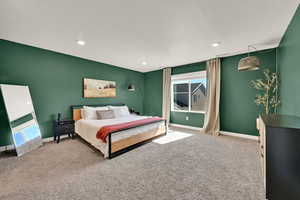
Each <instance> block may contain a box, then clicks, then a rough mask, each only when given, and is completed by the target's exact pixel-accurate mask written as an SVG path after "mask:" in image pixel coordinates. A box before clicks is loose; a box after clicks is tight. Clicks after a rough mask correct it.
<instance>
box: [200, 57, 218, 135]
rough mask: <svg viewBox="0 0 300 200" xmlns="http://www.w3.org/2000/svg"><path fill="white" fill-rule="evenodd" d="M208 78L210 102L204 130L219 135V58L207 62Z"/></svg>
mask: <svg viewBox="0 0 300 200" xmlns="http://www.w3.org/2000/svg"><path fill="white" fill-rule="evenodd" d="M206 66H207V79H208V93H207V94H208V99H207V100H208V102H207V107H206V114H205V118H204V126H203V130H202V132H204V133H206V134H211V135H215V136H218V135H219V134H220V133H219V131H220V116H219V104H220V82H221V61H220V59H219V58H215V59H211V60H209V61H207V62H206Z"/></svg>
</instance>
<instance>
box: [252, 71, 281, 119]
mask: <svg viewBox="0 0 300 200" xmlns="http://www.w3.org/2000/svg"><path fill="white" fill-rule="evenodd" d="M263 73H264V79H257V80H252V81H251V84H252V86H253V88H255V89H257V90H259V91H261V93H260V94H257V95H256V97H255V100H254V102H255V103H256V105H258V106H260V105H262V106H263V108H264V113H265V114H270V113H276V112H277V108H278V106H279V104H280V100H279V96H278V88H279V87H278V85H279V80H278V74H277V73H275V72H270V70H269V69H266V70H264V72H263Z"/></svg>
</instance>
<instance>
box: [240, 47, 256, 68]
mask: <svg viewBox="0 0 300 200" xmlns="http://www.w3.org/2000/svg"><path fill="white" fill-rule="evenodd" d="M250 47H252V48H254V49H255V50H256V48H255V47H254V46H251V45H249V46H248V56H247V57H245V58H242V59H241V60H240V62H239V66H238V70H239V71H252V70H258V69H259V67H260V60H259V59H258V57H256V56H250Z"/></svg>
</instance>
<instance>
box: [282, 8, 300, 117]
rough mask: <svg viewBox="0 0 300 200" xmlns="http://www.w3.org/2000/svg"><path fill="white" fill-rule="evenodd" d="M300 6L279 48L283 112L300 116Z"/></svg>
mask: <svg viewBox="0 0 300 200" xmlns="http://www.w3.org/2000/svg"><path fill="white" fill-rule="evenodd" d="M299 35H300V7H298V9H297V11H296V13H295V15H294V18H293V19H292V21H291V23H290V25H289V27H288V29H287V31H286V33H285V35H284V37H283V39H282V40H281V43H280V45H279V48H278V63H279V72H280V79H281V81H280V98H281V107H280V109H279V112H280V113H281V114H287V115H296V116H300V106H299V103H300V90H299V86H300V37H299Z"/></svg>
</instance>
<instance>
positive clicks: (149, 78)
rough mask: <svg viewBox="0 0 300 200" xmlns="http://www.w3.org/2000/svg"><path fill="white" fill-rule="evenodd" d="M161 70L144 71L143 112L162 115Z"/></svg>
mask: <svg viewBox="0 0 300 200" xmlns="http://www.w3.org/2000/svg"><path fill="white" fill-rule="evenodd" d="M162 78H163V73H162V70H157V71H152V72H148V73H145V87H144V89H145V91H144V93H145V94H144V95H145V96H144V114H145V115H149V116H161V115H162Z"/></svg>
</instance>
